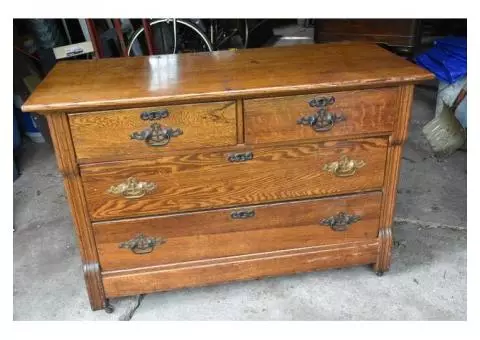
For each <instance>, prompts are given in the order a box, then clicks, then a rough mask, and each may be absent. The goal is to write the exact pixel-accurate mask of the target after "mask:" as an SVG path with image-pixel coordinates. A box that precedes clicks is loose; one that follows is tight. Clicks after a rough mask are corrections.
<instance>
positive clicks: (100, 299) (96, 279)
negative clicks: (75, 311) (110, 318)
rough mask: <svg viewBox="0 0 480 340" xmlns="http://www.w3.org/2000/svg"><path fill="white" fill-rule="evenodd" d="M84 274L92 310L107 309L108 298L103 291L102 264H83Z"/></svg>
mask: <svg viewBox="0 0 480 340" xmlns="http://www.w3.org/2000/svg"><path fill="white" fill-rule="evenodd" d="M83 275H84V278H85V285H86V286H87V292H88V299H89V300H90V307H91V308H92V310H94V311H95V310H100V309H105V308H106V306H107V305H108V300H107V299H106V298H105V294H104V292H103V284H102V279H101V275H100V266H99V265H98V263H89V264H84V265H83Z"/></svg>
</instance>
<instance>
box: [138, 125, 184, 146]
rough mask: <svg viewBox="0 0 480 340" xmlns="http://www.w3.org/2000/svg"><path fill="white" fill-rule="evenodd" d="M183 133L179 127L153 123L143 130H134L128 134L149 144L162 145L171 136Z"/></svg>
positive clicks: (168, 140) (165, 143) (167, 141)
mask: <svg viewBox="0 0 480 340" xmlns="http://www.w3.org/2000/svg"><path fill="white" fill-rule="evenodd" d="M182 134H183V131H182V130H181V129H178V128H177V129H173V128H170V127H166V126H164V125H161V124H158V123H153V124H152V125H150V127H148V128H146V129H145V130H143V131H136V132H133V133H132V134H131V135H130V138H131V139H136V140H143V141H145V143H146V144H147V145H149V146H164V145H167V144H168V143H169V142H170V139H171V138H172V137H177V136H180V135H182Z"/></svg>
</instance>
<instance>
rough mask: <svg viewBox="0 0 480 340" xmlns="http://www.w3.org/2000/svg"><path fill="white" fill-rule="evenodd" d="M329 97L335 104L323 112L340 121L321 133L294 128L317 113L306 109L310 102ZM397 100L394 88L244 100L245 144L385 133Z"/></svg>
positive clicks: (388, 128) (309, 128) (387, 131)
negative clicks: (331, 114)
mask: <svg viewBox="0 0 480 340" xmlns="http://www.w3.org/2000/svg"><path fill="white" fill-rule="evenodd" d="M332 96H333V97H334V98H335V103H334V104H332V105H328V106H327V110H328V112H331V113H333V114H337V115H340V114H341V115H342V116H343V117H344V118H345V120H344V121H340V122H336V123H335V124H334V126H333V127H332V129H331V130H329V131H324V132H316V131H314V130H313V129H312V127H311V126H308V125H299V124H297V120H298V119H300V118H301V117H304V116H311V115H313V114H315V113H316V112H317V111H318V108H315V107H310V106H309V102H310V101H311V100H312V99H318V98H322V97H327V98H329V97H332ZM397 99H398V89H397V88H385V89H374V90H363V91H350V92H332V93H324V94H311V95H310V94H309V95H302V96H289V97H276V98H262V99H251V100H245V102H244V111H245V123H244V125H245V141H246V143H247V144H256V143H268V142H278V141H289V140H291V141H294V140H303V139H321V140H326V139H329V138H331V137H340V136H341V137H342V138H345V139H347V138H352V137H356V136H359V135H361V134H366V133H389V132H391V131H392V130H393V123H394V121H395V115H396V114H397V110H396V105H395V104H396V101H397Z"/></svg>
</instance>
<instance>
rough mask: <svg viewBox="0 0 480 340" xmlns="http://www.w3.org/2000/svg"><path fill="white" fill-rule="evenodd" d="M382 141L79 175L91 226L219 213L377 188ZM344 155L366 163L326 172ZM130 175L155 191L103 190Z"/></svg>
mask: <svg viewBox="0 0 480 340" xmlns="http://www.w3.org/2000/svg"><path fill="white" fill-rule="evenodd" d="M386 146H387V139H385V138H370V139H365V140H356V141H338V142H323V143H309V144H300V145H295V146H277V147H270V148H260V147H259V148H250V149H246V150H245V151H252V152H253V159H252V160H249V161H246V162H238V163H232V162H229V161H228V160H227V155H228V153H224V152H211V153H198V154H185V155H174V156H164V157H161V158H159V159H157V160H153V161H123V162H111V163H105V164H104V165H97V164H93V165H85V166H82V167H81V175H82V179H83V184H84V188H85V192H86V195H87V200H88V204H89V211H90V215H91V218H92V219H93V220H107V219H111V218H121V217H134V216H146V215H154V214H162V213H163V214H164V213H172V212H180V211H193V210H200V209H209V208H220V207H227V206H233V205H245V204H255V203H262V202H274V201H282V200H292V199H300V198H309V197H311V198H315V197H319V196H327V195H336V194H342V193H351V192H359V191H363V190H374V189H379V188H381V187H382V185H383V176H384V167H385V157H386V151H387V148H386ZM342 155H347V156H348V157H350V158H352V159H355V160H363V161H364V162H366V165H365V166H364V167H363V168H360V169H359V170H357V172H356V173H355V174H354V175H353V176H350V177H336V176H335V175H334V174H332V173H330V172H327V171H324V170H323V167H324V165H325V164H327V163H330V162H334V161H338V160H339V159H340V157H341V156H342ZM130 177H135V178H136V179H137V180H138V181H145V182H152V183H155V185H156V189H155V190H153V192H151V193H148V194H146V195H145V196H143V197H140V198H137V199H128V198H125V197H123V196H122V195H114V194H110V193H108V192H107V190H108V189H109V188H110V187H111V186H112V185H118V184H120V183H123V182H125V181H126V180H127V179H128V178H130Z"/></svg>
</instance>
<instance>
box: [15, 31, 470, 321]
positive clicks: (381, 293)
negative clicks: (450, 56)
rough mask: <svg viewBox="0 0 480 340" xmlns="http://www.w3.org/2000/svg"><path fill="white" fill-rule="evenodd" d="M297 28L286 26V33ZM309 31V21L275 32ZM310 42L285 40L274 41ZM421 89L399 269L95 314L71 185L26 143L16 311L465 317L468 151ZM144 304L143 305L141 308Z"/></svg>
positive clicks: (125, 316)
mask: <svg viewBox="0 0 480 340" xmlns="http://www.w3.org/2000/svg"><path fill="white" fill-rule="evenodd" d="M286 32H287V33H288V34H287V33H286ZM276 34H280V35H283V36H285V35H289V36H293V37H303V36H310V37H311V35H312V32H311V29H305V28H294V29H293V30H291V29H290V30H286V31H285V32H283V31H281V30H280V32H278V31H277V32H276ZM293 43H311V41H307V40H306V39H297V40H294V39H293V40H291V39H290V40H289V39H280V40H279V41H277V43H275V45H285V44H293ZM434 109H435V98H434V93H433V92H432V91H429V90H425V89H417V90H416V93H415V99H414V104H413V117H412V120H411V126H410V131H409V138H408V141H407V143H406V145H405V149H404V155H403V161H402V169H401V177H400V183H399V189H398V198H397V209H396V225H395V229H394V239H395V242H394V250H393V259H392V267H391V270H390V272H388V273H386V274H385V275H384V276H383V277H377V276H376V275H375V274H374V273H373V272H372V270H371V268H369V267H368V266H360V267H353V268H344V269H337V270H327V271H319V272H314V273H306V274H298V275H293V276H283V277H277V278H268V279H264V280H255V281H247V282H238V283H231V284H226V285H217V286H210V287H203V288H195V289H184V290H178V291H172V292H165V293H157V294H149V295H145V296H144V297H143V300H141V302H140V305H139V306H138V302H139V301H138V300H139V299H138V298H137V297H129V298H122V299H115V300H112V303H113V305H114V307H115V312H114V313H113V314H106V313H105V312H103V311H97V312H92V311H91V310H90V307H89V304H88V297H87V294H86V290H85V284H84V281H83V273H82V269H81V263H80V257H79V252H78V249H77V247H76V241H75V237H74V233H73V229H72V224H71V219H70V212H69V210H68V206H67V202H66V199H65V193H64V190H63V183H62V179H61V176H60V174H59V173H58V171H57V168H56V163H55V156H54V154H53V151H52V149H51V148H50V147H49V146H48V145H45V144H43V145H41V144H31V143H30V144H27V145H25V152H24V155H23V157H22V159H21V162H20V168H21V170H22V172H23V173H22V175H21V177H20V178H19V179H18V180H17V181H16V182H14V215H13V216H14V223H15V227H16V229H17V231H16V232H15V233H14V235H13V240H14V254H13V259H14V286H13V291H14V292H13V294H14V308H13V319H14V320H129V319H131V320H466V317H467V315H466V311H467V268H466V264H467V231H466V227H467V224H466V216H467V214H466V211H467V208H466V205H467V181H466V179H467V175H466V169H467V154H466V152H462V151H458V152H456V153H455V154H454V155H453V156H451V157H450V158H448V159H446V160H445V161H443V162H439V161H437V160H436V159H434V158H433V157H432V156H431V153H430V149H429V146H428V144H427V142H426V140H425V138H424V137H423V136H422V135H421V128H422V127H423V125H424V124H425V123H426V122H427V121H429V120H430V119H431V118H433V116H434ZM137 307H138V308H137Z"/></svg>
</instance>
